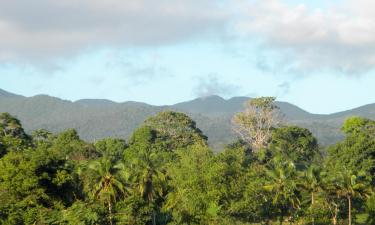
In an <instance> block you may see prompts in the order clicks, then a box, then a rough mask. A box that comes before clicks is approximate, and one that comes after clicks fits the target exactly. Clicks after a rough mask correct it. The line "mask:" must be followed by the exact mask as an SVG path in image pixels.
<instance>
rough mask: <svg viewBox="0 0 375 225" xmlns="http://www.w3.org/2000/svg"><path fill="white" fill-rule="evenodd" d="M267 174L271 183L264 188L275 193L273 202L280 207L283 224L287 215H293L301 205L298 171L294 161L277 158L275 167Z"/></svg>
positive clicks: (280, 219) (280, 220)
mask: <svg viewBox="0 0 375 225" xmlns="http://www.w3.org/2000/svg"><path fill="white" fill-rule="evenodd" d="M267 176H268V178H269V183H268V184H267V185H265V186H264V189H265V190H267V191H269V193H270V194H272V195H273V198H272V203H273V204H274V205H275V206H277V208H278V209H279V215H280V218H279V222H280V224H282V223H283V221H284V217H285V216H286V215H288V214H290V215H292V212H293V211H294V210H296V209H299V207H300V193H299V189H298V183H297V180H298V177H297V176H298V173H297V170H296V167H295V165H294V163H293V162H290V161H289V162H288V161H284V160H282V159H279V158H275V159H274V165H273V168H271V169H269V170H268V171H267ZM290 219H291V218H290Z"/></svg>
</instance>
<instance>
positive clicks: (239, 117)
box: [232, 97, 281, 151]
mask: <svg viewBox="0 0 375 225" xmlns="http://www.w3.org/2000/svg"><path fill="white" fill-rule="evenodd" d="M274 102H275V98H274V97H261V98H255V99H251V100H249V101H247V102H246V103H245V105H244V106H245V109H244V110H243V111H241V112H239V113H237V114H236V115H235V116H234V117H233V118H232V125H233V130H234V131H235V132H236V133H237V134H238V135H239V136H240V137H241V138H242V139H243V140H244V141H246V142H247V143H248V144H250V145H251V146H252V148H253V150H254V151H259V150H260V149H262V148H264V147H266V146H267V145H268V143H269V141H270V138H271V135H272V129H273V128H275V127H276V126H278V124H279V123H280V121H281V116H280V115H281V114H280V111H279V108H278V107H277V106H276V105H275V104H274Z"/></svg>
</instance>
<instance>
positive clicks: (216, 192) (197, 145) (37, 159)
mask: <svg viewBox="0 0 375 225" xmlns="http://www.w3.org/2000/svg"><path fill="white" fill-rule="evenodd" d="M259 101H260V102H256V103H257V104H260V105H262V104H266V105H267V104H269V103H270V102H272V101H273V99H263V100H262V101H261V100H259ZM254 104H255V103H254ZM1 118H2V122H1V123H2V125H1V126H2V127H1V131H2V135H0V156H1V158H0V224H6V225H8V224H9V225H13V224H16V225H18V224H20V225H23V224H43V225H44V224H67V225H68V224H79V225H80V224H82V225H89V224H92V225H94V224H104V225H105V224H134V225H135V224H147V225H151V224H152V225H154V224H155V225H156V224H158V225H163V224H202V225H203V224H209V225H211V224H224V225H226V224H228V225H229V224H239V225H240V224H276V223H278V224H283V223H289V224H311V225H320V224H321V225H323V224H374V223H375V221H374V217H375V197H374V196H375V195H374V184H375V182H374V175H375V173H374V172H375V170H374V168H375V163H374V162H375V161H374V159H375V158H374V157H375V143H374V142H375V139H374V121H371V120H367V119H362V118H350V119H348V120H347V121H346V122H345V123H344V125H343V131H344V132H345V134H346V138H345V139H344V140H343V141H342V142H340V143H338V144H336V145H334V146H331V147H329V148H328V152H327V153H328V155H326V156H325V155H320V154H319V153H320V152H319V146H318V144H317V141H316V139H315V138H314V137H313V135H312V134H311V132H310V131H309V130H307V129H304V128H300V127H296V126H288V127H280V128H277V129H273V130H272V136H271V137H270V140H269V143H270V144H269V145H267V146H266V147H265V148H264V149H263V150H261V151H257V152H254V151H253V146H252V145H250V144H249V143H246V142H245V141H243V140H238V141H236V142H234V143H232V144H230V145H228V146H226V147H225V149H224V150H223V151H222V152H220V153H214V152H213V151H212V150H211V149H210V148H209V147H208V146H207V143H206V138H205V136H204V135H203V134H202V132H201V131H200V130H199V129H197V128H196V126H195V122H194V121H193V120H191V119H190V118H189V117H187V116H186V115H184V114H181V113H174V112H163V113H161V114H159V115H157V116H155V117H153V118H150V119H149V120H147V121H146V123H145V125H144V126H141V127H140V128H139V129H137V130H136V131H135V132H134V133H133V135H132V137H131V138H130V140H129V142H128V143H129V144H128V145H127V144H126V142H125V141H124V140H122V139H111V138H107V139H102V140H99V141H97V142H95V143H93V144H92V143H87V142H85V141H83V140H81V139H80V137H79V136H78V134H77V132H76V131H75V130H66V131H64V132H62V133H60V134H57V135H54V134H52V133H50V132H49V131H47V130H37V131H35V132H34V133H33V134H32V135H31V136H29V135H27V134H25V133H24V132H23V128H22V126H21V124H20V123H19V121H18V120H17V119H15V118H13V117H11V116H10V115H9V114H5V115H4V114H3V115H2V116H1Z"/></svg>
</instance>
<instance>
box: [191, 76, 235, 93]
mask: <svg viewBox="0 0 375 225" xmlns="http://www.w3.org/2000/svg"><path fill="white" fill-rule="evenodd" d="M239 89H240V87H239V86H237V85H234V84H230V83H227V82H225V81H222V80H220V79H219V78H218V75H217V74H210V75H209V76H207V77H197V85H196V86H195V88H194V89H193V94H194V96H197V97H207V96H211V95H220V96H231V95H235V94H237V93H238V90H239Z"/></svg>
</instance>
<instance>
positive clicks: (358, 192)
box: [334, 168, 369, 225]
mask: <svg viewBox="0 0 375 225" xmlns="http://www.w3.org/2000/svg"><path fill="white" fill-rule="evenodd" d="M334 185H335V187H336V193H337V196H339V197H342V198H346V199H347V201H348V225H351V224H352V200H353V198H355V197H359V198H361V197H367V196H368V193H369V188H368V185H367V184H366V182H364V181H363V180H362V179H361V176H358V175H356V174H355V173H353V172H352V171H351V170H347V169H345V168H344V169H343V170H342V171H340V172H339V173H338V174H337V179H336V182H335V184H334Z"/></svg>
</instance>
